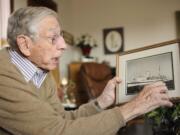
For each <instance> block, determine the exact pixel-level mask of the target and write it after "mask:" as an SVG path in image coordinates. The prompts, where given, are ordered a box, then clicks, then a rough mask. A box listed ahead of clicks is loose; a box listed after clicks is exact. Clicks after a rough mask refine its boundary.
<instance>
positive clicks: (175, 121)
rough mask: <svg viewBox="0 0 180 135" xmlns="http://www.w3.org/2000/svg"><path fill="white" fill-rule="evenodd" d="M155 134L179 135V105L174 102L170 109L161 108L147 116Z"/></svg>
mask: <svg viewBox="0 0 180 135" xmlns="http://www.w3.org/2000/svg"><path fill="white" fill-rule="evenodd" d="M147 118H148V119H150V120H151V122H152V124H153V126H152V127H153V131H154V132H155V133H156V134H158V135H159V134H160V135H161V134H163V135H166V134H168V135H169V134H173V135H180V103H179V101H178V102H175V103H174V106H173V107H171V108H167V107H161V108H158V109H156V110H154V111H152V112H150V113H148V114H147Z"/></svg>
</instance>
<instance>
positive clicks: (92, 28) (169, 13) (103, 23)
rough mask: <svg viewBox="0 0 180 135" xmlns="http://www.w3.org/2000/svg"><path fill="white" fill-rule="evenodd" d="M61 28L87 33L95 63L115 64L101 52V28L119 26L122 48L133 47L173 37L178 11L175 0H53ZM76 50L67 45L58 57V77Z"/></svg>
mask: <svg viewBox="0 0 180 135" xmlns="http://www.w3.org/2000/svg"><path fill="white" fill-rule="evenodd" d="M26 1H27V0H15V2H14V3H15V9H17V8H19V7H23V6H26ZM54 1H55V2H56V3H58V13H59V16H60V18H61V22H62V28H63V29H64V30H67V31H68V32H70V33H72V34H73V35H74V36H75V37H76V38H77V37H78V36H80V35H81V34H84V33H89V34H91V35H92V36H93V37H94V38H95V39H96V40H97V43H98V48H96V49H94V50H92V52H91V55H92V56H94V57H97V58H98V60H99V62H101V61H103V60H106V61H109V62H110V64H111V66H115V55H105V54H104V50H103V35H102V34H103V33H102V30H103V29H104V28H113V27H123V28H124V38H125V39H124V40H125V43H124V45H125V50H129V49H134V48H137V47H142V46H146V45H150V44H154V43H158V42H162V41H167V40H171V39H175V38H176V26H175V11H177V10H180V1H179V0H134V1H132V0H54ZM80 57H81V53H80V51H79V50H78V49H77V48H75V47H73V46H68V49H67V51H66V52H65V53H64V55H63V56H62V58H61V60H60V61H61V62H60V63H61V65H60V69H61V77H64V76H67V73H68V67H67V66H68V64H69V63H70V62H72V61H78V60H79V59H80Z"/></svg>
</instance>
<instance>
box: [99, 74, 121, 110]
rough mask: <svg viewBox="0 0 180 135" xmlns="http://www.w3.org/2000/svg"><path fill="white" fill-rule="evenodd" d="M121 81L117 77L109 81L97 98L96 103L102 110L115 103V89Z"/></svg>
mask: <svg viewBox="0 0 180 135" xmlns="http://www.w3.org/2000/svg"><path fill="white" fill-rule="evenodd" d="M120 82H121V80H120V79H119V78H118V77H114V78H113V79H111V80H110V81H109V82H108V83H107V85H106V87H105V88H104V91H103V92H102V94H101V95H100V96H99V97H98V98H97V102H98V104H99V106H100V107H101V108H102V109H105V108H107V107H109V106H110V105H112V104H113V103H114V101H115V87H116V84H118V83H120Z"/></svg>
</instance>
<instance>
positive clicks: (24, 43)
mask: <svg viewBox="0 0 180 135" xmlns="http://www.w3.org/2000/svg"><path fill="white" fill-rule="evenodd" d="M16 42H17V45H18V47H19V50H20V52H21V53H22V54H24V55H25V56H29V55H30V45H31V40H30V38H29V37H27V36H25V35H18V36H17V38H16Z"/></svg>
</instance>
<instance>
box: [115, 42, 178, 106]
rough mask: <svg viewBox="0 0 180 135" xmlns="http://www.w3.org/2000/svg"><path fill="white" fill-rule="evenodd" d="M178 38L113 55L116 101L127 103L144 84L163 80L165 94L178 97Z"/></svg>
mask: <svg viewBox="0 0 180 135" xmlns="http://www.w3.org/2000/svg"><path fill="white" fill-rule="evenodd" d="M179 43H180V40H171V41H167V42H162V43H158V44H154V45H149V46H146V47H142V48H138V49H133V50H129V51H126V52H124V53H122V54H120V55H117V57H116V74H117V76H118V77H119V78H121V79H122V80H123V81H122V83H121V84H119V85H117V87H116V104H121V103H125V102H128V101H129V100H131V99H132V98H134V97H135V96H136V95H137V94H138V93H139V92H140V91H141V90H142V89H143V87H144V86H145V85H147V84H150V83H154V82H156V81H163V82H165V84H166V86H167V88H168V94H169V96H170V97H171V98H172V99H173V98H177V97H180V83H179V82H180V54H179V53H180V44H179Z"/></svg>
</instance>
